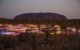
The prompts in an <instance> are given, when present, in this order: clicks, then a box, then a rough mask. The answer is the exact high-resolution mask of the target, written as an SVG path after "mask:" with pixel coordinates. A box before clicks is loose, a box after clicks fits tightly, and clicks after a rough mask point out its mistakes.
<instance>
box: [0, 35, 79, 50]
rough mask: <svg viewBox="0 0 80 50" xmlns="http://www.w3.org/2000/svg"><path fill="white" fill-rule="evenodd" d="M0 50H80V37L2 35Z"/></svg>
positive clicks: (0, 37) (0, 36)
mask: <svg viewBox="0 0 80 50" xmlns="http://www.w3.org/2000/svg"><path fill="white" fill-rule="evenodd" d="M0 50H80V35H76V34H72V35H49V36H48V38H47V39H46V36H45V35H43V34H37V35H36V34H31V33H26V34H21V35H18V36H6V35H4V36H2V35H0Z"/></svg>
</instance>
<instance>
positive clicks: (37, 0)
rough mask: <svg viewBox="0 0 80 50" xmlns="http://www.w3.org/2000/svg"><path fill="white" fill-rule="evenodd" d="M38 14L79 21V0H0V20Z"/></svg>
mask: <svg viewBox="0 0 80 50" xmlns="http://www.w3.org/2000/svg"><path fill="white" fill-rule="evenodd" d="M40 12H43V13H46V12H52V13H58V14H62V15H65V16H66V17H67V18H68V19H80V0H0V18H1V17H2V18H9V19H13V18H14V17H15V16H17V15H19V14H23V13H40Z"/></svg>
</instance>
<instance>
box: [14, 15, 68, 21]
mask: <svg viewBox="0 0 80 50" xmlns="http://www.w3.org/2000/svg"><path fill="white" fill-rule="evenodd" d="M14 19H36V20H66V19H67V18H66V17H65V16H64V15H61V14H56V13H24V14H20V15H17V16H16V17H15V18H14Z"/></svg>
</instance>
